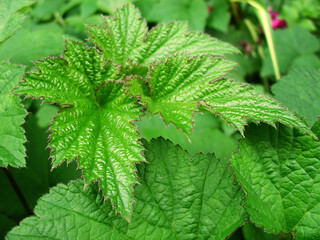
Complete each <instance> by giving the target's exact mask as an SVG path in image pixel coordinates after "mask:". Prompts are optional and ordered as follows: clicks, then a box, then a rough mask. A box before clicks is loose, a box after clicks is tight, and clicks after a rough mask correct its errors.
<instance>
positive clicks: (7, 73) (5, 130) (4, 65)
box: [0, 61, 27, 167]
mask: <svg viewBox="0 0 320 240" xmlns="http://www.w3.org/2000/svg"><path fill="white" fill-rule="evenodd" d="M24 69H25V67H23V66H19V65H14V64H10V63H9V62H7V61H2V62H0V166H3V167H6V166H8V165H11V166H14V167H23V166H24V165H25V160H24V157H25V155H26V153H25V148H24V146H23V144H24V143H25V142H26V138H25V136H24V130H23V129H22V128H21V125H22V124H23V123H24V118H25V116H26V115H27V112H26V110H24V107H23V105H22V104H21V102H20V99H19V98H18V97H15V96H13V95H9V94H10V93H11V89H12V88H13V87H14V86H16V85H17V84H18V83H19V81H20V76H22V75H23V73H24Z"/></svg>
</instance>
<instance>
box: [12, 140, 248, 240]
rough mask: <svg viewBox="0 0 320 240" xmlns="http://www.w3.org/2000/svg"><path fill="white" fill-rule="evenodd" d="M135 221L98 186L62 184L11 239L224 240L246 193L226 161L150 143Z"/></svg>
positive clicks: (239, 217) (239, 218)
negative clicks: (125, 216)
mask: <svg viewBox="0 0 320 240" xmlns="http://www.w3.org/2000/svg"><path fill="white" fill-rule="evenodd" d="M145 147H146V160H147V161H148V163H142V164H141V165H140V166H139V173H138V174H139V180H140V182H141V184H140V185H137V186H136V187H135V199H136V202H135V203H134V204H133V215H132V218H131V223H130V224H128V223H127V222H126V221H125V220H124V219H122V218H121V216H120V215H119V214H116V213H115V212H114V209H113V208H112V206H111V203H110V201H109V200H107V201H105V200H104V196H103V195H102V194H101V192H100V191H99V188H98V185H97V184H95V183H93V184H91V185H89V186H87V187H86V188H84V185H83V183H82V182H79V181H76V182H71V183H70V184H69V185H68V186H65V185H58V186H57V187H55V188H53V189H51V191H50V193H49V194H48V195H46V196H44V197H42V198H41V199H40V200H39V202H38V205H37V207H36V208H35V214H36V216H33V217H30V218H27V219H25V220H23V221H22V222H21V225H20V226H19V227H17V228H14V229H13V230H12V231H11V232H10V233H9V234H8V236H7V238H8V239H9V240H10V239H30V238H31V239H32V238H34V239H37V238H58V239H75V238H76V239H166V240H167V239H208V238H210V239H225V238H226V237H227V236H229V235H230V234H232V232H234V231H235V230H236V229H237V228H238V227H239V226H241V225H242V224H243V223H244V221H245V220H246V214H245V211H244V209H243V208H242V206H241V202H242V199H243V192H242V190H241V188H240V186H239V185H238V184H237V183H236V181H235V180H234V176H233V173H232V171H231V169H230V168H229V166H228V165H227V162H225V161H219V160H217V159H215V157H214V156H213V155H202V154H199V155H196V156H193V157H190V155H189V154H188V153H187V152H185V151H183V150H182V149H181V148H180V147H178V146H174V145H173V144H172V143H171V142H169V141H165V140H163V139H157V140H153V141H151V143H150V144H145Z"/></svg>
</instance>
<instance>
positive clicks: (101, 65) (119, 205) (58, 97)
mask: <svg viewBox="0 0 320 240" xmlns="http://www.w3.org/2000/svg"><path fill="white" fill-rule="evenodd" d="M104 20H105V24H104V25H103V26H88V30H89V33H90V34H91V36H92V38H91V41H92V42H93V43H95V44H96V45H97V48H99V49H100V50H101V51H99V50H97V49H96V48H87V46H86V45H84V44H82V43H77V42H73V41H68V40H67V41H66V51H65V52H64V54H63V55H64V56H63V58H62V57H56V58H47V59H44V60H41V61H38V62H37V63H36V67H37V70H36V71H31V72H30V73H28V74H27V75H26V76H25V78H24V79H25V81H23V82H22V83H21V84H20V86H19V88H18V89H16V90H15V92H16V94H26V95H27V96H30V97H36V98H41V97H43V98H44V99H45V101H48V102H53V103H58V104H59V105H60V106H61V110H60V112H59V113H58V114H57V116H56V117H55V118H54V121H53V124H52V126H51V131H52V133H51V141H50V143H49V146H50V147H51V148H52V158H53V166H57V165H59V164H61V163H62V162H63V161H64V160H67V161H71V160H73V159H75V158H77V159H78V162H79V168H81V169H83V176H84V178H85V181H86V182H87V183H89V182H91V181H96V180H99V182H100V187H101V188H102V189H103V192H104V194H105V196H106V197H111V199H112V202H113V204H114V206H115V208H116V210H117V211H119V212H121V214H122V215H123V216H124V217H125V218H127V219H129V217H130V214H131V211H132V206H131V203H132V200H133V193H132V185H133V184H136V183H137V180H136V176H135V171H136V170H135V166H134V163H137V162H141V161H144V157H143V154H142V151H143V147H142V145H141V143H140V142H139V139H140V135H139V133H138V130H137V127H136V126H135V125H134V123H133V122H134V121H137V120H139V119H140V116H142V115H145V114H146V112H147V111H146V110H148V112H149V113H151V114H156V113H160V114H161V115H162V116H163V119H164V121H165V122H167V123H168V122H173V123H174V124H175V125H176V126H177V127H178V128H181V129H182V130H183V131H184V132H186V133H187V134H190V133H191V131H192V123H193V117H194V113H195V112H196V111H200V110H203V109H206V110H209V111H210V112H212V113H215V114H219V115H220V116H221V117H223V118H224V119H225V120H226V121H227V122H228V123H230V124H232V125H234V126H235V127H236V128H237V129H238V130H239V131H240V132H243V127H244V125H246V124H247V119H250V121H253V122H260V121H262V122H266V123H269V124H271V125H275V121H280V122H282V123H285V124H287V125H291V126H296V127H299V128H301V129H303V130H304V131H309V132H310V130H309V129H308V128H307V127H306V126H305V124H304V123H302V122H301V121H300V120H299V119H298V118H296V117H295V116H293V115H292V114H291V113H290V112H288V111H287V110H286V109H285V108H284V107H282V106H280V105H279V104H278V103H277V102H275V101H274V100H272V99H271V98H269V97H267V96H264V95H260V94H258V93H256V92H255V91H253V90H252V89H251V88H250V87H249V86H248V85H244V84H240V83H238V82H236V81H233V80H230V79H227V78H226V75H227V74H228V72H229V71H231V70H232V69H233V68H234V67H235V63H233V62H231V61H228V60H226V59H225V58H224V57H223V56H224V55H225V54H230V53H237V52H238V50H237V49H235V48H234V47H233V46H231V45H229V44H227V43H223V42H221V41H219V40H217V39H215V38H211V37H210V36H208V35H206V34H203V33H198V32H188V28H187V24H186V23H184V22H172V23H169V24H168V25H166V24H160V25H159V26H158V27H156V28H154V29H152V30H151V31H149V32H148V29H147V27H146V22H145V20H144V19H142V18H141V15H140V12H139V11H138V10H137V9H136V8H135V7H134V6H133V5H132V4H126V5H124V6H123V7H122V8H120V9H118V10H117V11H116V12H115V15H114V17H105V18H104ZM138 99H139V100H140V102H138ZM141 105H143V106H141ZM199 107H201V108H199Z"/></svg>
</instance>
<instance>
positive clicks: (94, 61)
mask: <svg viewBox="0 0 320 240" xmlns="http://www.w3.org/2000/svg"><path fill="white" fill-rule="evenodd" d="M66 49H67V50H66V51H65V52H64V58H60V57H57V58H48V59H44V60H42V61H38V62H37V64H36V65H37V69H38V71H32V72H30V73H29V74H27V75H26V76H25V77H24V79H25V81H24V82H22V83H20V85H19V88H18V89H17V90H16V91H15V93H17V94H26V95H27V96H33V97H36V98H40V97H44V99H45V101H47V102H55V103H58V104H59V105H60V106H61V107H62V109H61V110H60V112H59V114H58V115H57V116H56V117H55V119H54V121H53V124H52V126H51V131H52V134H51V136H50V137H51V140H50V143H49V146H50V147H51V148H53V149H52V157H53V165H54V166H57V165H59V164H61V163H62V162H63V161H64V160H67V161H68V162H69V161H71V160H72V159H75V158H77V160H78V162H79V167H80V168H81V169H83V176H84V178H85V180H86V182H87V183H89V182H91V181H96V180H99V182H100V186H101V188H102V189H103V190H104V193H105V195H106V197H111V199H112V201H113V204H114V205H115V207H116V209H117V210H118V211H120V212H121V213H122V214H123V215H124V217H126V218H129V216H130V212H131V202H132V199H133V196H132V189H131V185H132V184H135V183H136V182H137V180H136V178H135V174H134V172H135V167H134V163H135V162H140V161H144V158H143V156H142V154H141V151H142V146H141V144H140V143H139V142H138V140H139V138H140V135H139V133H138V132H137V129H136V127H135V126H134V125H133V123H132V122H133V121H134V120H138V119H139V115H140V105H139V104H137V103H135V101H136V99H134V98H132V97H131V96H129V95H127V94H126V88H125V84H124V83H123V81H122V80H121V77H122V76H121V75H119V74H118V72H119V67H118V66H117V65H115V64H114V63H112V62H111V61H107V62H106V61H105V60H104V58H103V56H102V54H100V53H99V52H98V51H97V50H96V49H94V48H91V49H88V48H87V46H86V45H84V44H81V43H76V42H73V41H66Z"/></svg>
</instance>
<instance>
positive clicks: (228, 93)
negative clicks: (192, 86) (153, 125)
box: [202, 79, 314, 136]
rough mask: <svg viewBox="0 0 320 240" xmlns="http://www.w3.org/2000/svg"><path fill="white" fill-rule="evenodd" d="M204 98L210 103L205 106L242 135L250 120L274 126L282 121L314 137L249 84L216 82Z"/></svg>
mask: <svg viewBox="0 0 320 240" xmlns="http://www.w3.org/2000/svg"><path fill="white" fill-rule="evenodd" d="M202 100H204V101H205V103H206V104H207V105H206V106H205V105H203V107H204V108H205V109H207V110H209V111H211V112H213V113H216V114H219V115H220V116H221V117H222V118H223V119H224V120H225V121H226V122H227V123H230V124H232V125H233V126H234V127H235V128H236V129H238V130H239V131H240V132H241V133H242V134H243V131H244V126H245V125H247V124H248V123H249V122H256V123H259V122H265V123H268V124H270V125H272V126H275V122H281V123H284V124H286V125H289V126H295V127H298V128H300V129H302V130H303V131H304V132H307V133H309V134H310V135H312V136H314V134H313V133H312V132H311V131H310V129H309V128H308V127H307V126H306V125H305V124H304V123H303V122H302V121H301V120H300V119H299V118H297V117H296V116H294V115H293V114H292V113H290V112H288V111H287V109H285V108H284V107H283V106H281V105H280V104H279V103H278V102H276V101H274V100H273V99H272V98H270V97H268V96H266V95H263V94H260V93H257V92H256V91H255V90H254V89H253V88H252V87H250V86H249V85H247V84H241V83H238V82H236V81H233V80H225V79H222V80H218V81H215V82H214V83H213V84H211V87H210V88H208V89H207V90H205V91H204V93H203V98H202Z"/></svg>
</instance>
